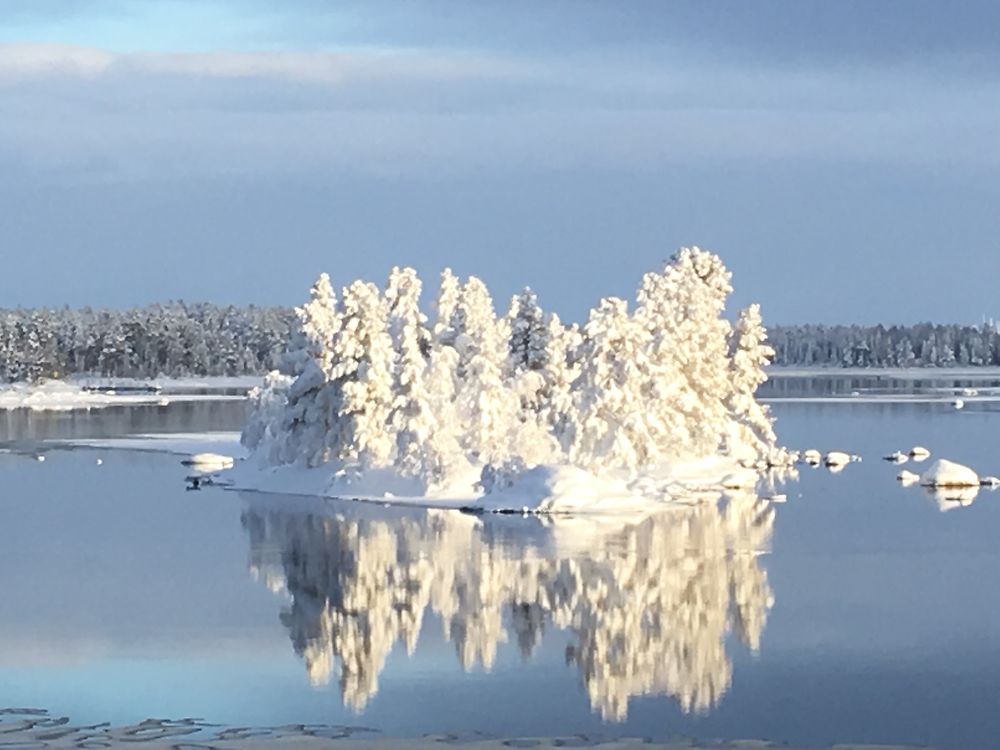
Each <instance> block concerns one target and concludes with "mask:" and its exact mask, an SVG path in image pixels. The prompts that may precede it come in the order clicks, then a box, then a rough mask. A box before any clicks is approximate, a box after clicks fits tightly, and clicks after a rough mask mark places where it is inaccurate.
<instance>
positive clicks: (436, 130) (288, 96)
mask: <svg viewBox="0 0 1000 750" xmlns="http://www.w3.org/2000/svg"><path fill="white" fill-rule="evenodd" d="M998 88H1000V86H998V85H997V84H996V83H993V82H984V81H979V80H973V81H967V80H964V79H953V78H947V77H945V78H940V77H935V76H934V75H931V74H928V73H927V72H926V71H922V70H912V69H898V68H884V67H875V68H864V67H853V68H850V69H846V70H839V69H834V70H829V71H822V72H816V71H800V70H785V69H783V68H780V67H768V66H757V67H754V66H743V65H727V64H713V65H705V64H702V63H700V62H691V61H686V60H684V59H676V58H654V59H650V58H648V57H643V56H639V57H637V58H615V59H610V60H609V59H607V58H605V57H603V56H590V55H582V54H581V55H572V56H559V57H553V58H543V57H528V56H512V55H499V54H498V55H472V54H465V53H447V52H441V51H433V52H431V51H419V50H393V51H385V50H363V49H359V50H352V51H345V52H337V53H331V52H296V53H282V52H255V53H251V52H216V53H169V54H168V53H149V52H144V53H112V52H108V51H103V50H99V49H92V48H86V47H75V46H65V45H49V44H45V45H31V44H17V45H0V115H2V116H0V163H2V164H3V165H4V167H5V168H6V169H7V171H8V172H12V173H17V174H20V175H22V176H35V177H37V178H38V179H41V180H74V179H76V180H85V181H86V180H139V179H165V178H166V179H169V178H174V177H197V176H199V175H202V176H213V175H223V176H225V175H233V174H246V175H276V174H278V175H296V174H303V173H315V172H317V171H325V170H334V171H338V172H345V171H347V172H350V171H356V172H364V173H368V174H376V175H386V174H408V175H414V174H416V175H420V174H433V175H444V174H455V173H462V174H469V173H474V172H476V171H482V170H489V171H500V172H505V173H508V172H512V171H518V170H520V171H523V172H524V173H525V174H531V173H533V172H537V171H539V170H546V171H552V170H562V169H568V168H576V167H581V166H582V167H593V168H601V169H618V170H627V171H639V172H642V171H651V170H657V169H661V168H664V167H667V166H669V165H671V164H684V163H686V164H694V163H699V162H713V161H714V162H725V161H732V162H740V163H755V162H756V163H759V162H762V161H773V160H799V161H802V160H805V161H808V160H812V161H815V162H823V163H826V162H833V163H835V162H838V161H841V160H850V161H856V162H864V163H874V164H880V163H881V164H886V163H891V164H900V163H902V164H939V165H953V164H970V165H972V164H974V165H982V164H986V165H995V164H997V163H1000V147H998V145H997V144H998V143H1000V140H998V139H997V137H996V136H997V132H996V131H997V126H996V125H994V124H993V123H996V122H997V117H996V114H997V113H996V105H995V104H993V103H994V102H996V101H1000V91H998Z"/></svg>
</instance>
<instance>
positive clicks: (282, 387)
mask: <svg viewBox="0 0 1000 750" xmlns="http://www.w3.org/2000/svg"><path fill="white" fill-rule="evenodd" d="M293 380H294V379H293V378H292V377H290V376H288V375H285V374H283V373H281V372H278V371H277V370H272V371H271V372H269V373H268V374H267V375H265V376H264V382H263V383H262V384H261V385H259V386H257V387H256V388H254V389H252V390H251V391H250V394H249V396H248V401H249V408H248V417H247V423H246V426H245V427H244V428H243V434H242V435H241V436H240V442H241V443H242V444H243V445H244V446H245V447H246V448H247V450H249V451H251V452H252V453H253V454H254V456H255V457H256V458H257V460H258V461H259V462H260V463H261V464H262V465H265V466H267V465H271V466H273V465H277V464H281V463H284V460H285V459H284V454H285V440H286V437H287V435H286V433H285V431H284V429H283V421H284V417H285V410H286V408H287V407H288V389H289V387H290V386H291V384H292V382H293Z"/></svg>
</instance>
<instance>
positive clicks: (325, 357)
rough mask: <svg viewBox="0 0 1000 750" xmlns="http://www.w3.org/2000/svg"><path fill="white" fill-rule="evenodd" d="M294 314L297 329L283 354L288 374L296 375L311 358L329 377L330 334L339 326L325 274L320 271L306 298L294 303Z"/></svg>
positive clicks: (330, 363)
mask: <svg viewBox="0 0 1000 750" xmlns="http://www.w3.org/2000/svg"><path fill="white" fill-rule="evenodd" d="M295 315H296V317H297V318H298V321H299V329H298V331H297V332H296V336H295V338H294V340H293V341H292V343H291V345H290V346H289V351H288V355H287V357H286V361H285V369H286V371H287V374H289V375H299V374H300V373H301V372H302V371H303V369H304V368H305V365H306V361H307V360H309V359H312V360H313V361H315V362H316V364H317V365H318V366H319V369H320V370H321V371H322V372H323V373H324V374H325V375H326V376H327V377H329V374H330V372H331V370H332V368H333V349H332V346H333V335H334V333H336V331H337V329H338V328H339V326H340V311H339V310H338V309H337V295H336V293H335V292H334V291H333V286H332V285H331V284H330V276H329V275H328V274H326V273H321V274H320V275H319V278H318V279H316V283H315V284H313V286H312V289H310V290H309V301H308V302H307V303H306V304H304V305H302V306H301V307H296V308H295Z"/></svg>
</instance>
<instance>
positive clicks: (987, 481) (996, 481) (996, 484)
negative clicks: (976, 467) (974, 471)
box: [979, 476, 1000, 490]
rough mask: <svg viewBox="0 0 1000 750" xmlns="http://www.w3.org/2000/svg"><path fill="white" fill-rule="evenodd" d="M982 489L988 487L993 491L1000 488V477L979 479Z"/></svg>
mask: <svg viewBox="0 0 1000 750" xmlns="http://www.w3.org/2000/svg"><path fill="white" fill-rule="evenodd" d="M979 486H980V487H988V488H989V489H991V490H995V489H997V488H1000V477H993V476H990V477H980V478H979Z"/></svg>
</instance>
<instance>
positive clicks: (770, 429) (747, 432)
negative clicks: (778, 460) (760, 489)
mask: <svg viewBox="0 0 1000 750" xmlns="http://www.w3.org/2000/svg"><path fill="white" fill-rule="evenodd" d="M773 356H774V350H773V349H772V348H771V347H770V346H768V344H767V332H766V331H765V330H764V324H763V321H762V319H761V315H760V306H759V305H750V306H749V307H747V308H746V309H744V310H743V311H741V312H740V317H739V320H738V321H737V322H736V327H735V329H734V331H733V334H732V356H731V359H730V381H731V382H730V389H729V397H728V400H727V406H728V407H729V411H730V413H731V415H732V428H731V430H730V435H729V440H728V447H729V451H730V453H732V454H733V455H735V456H737V457H738V458H746V459H750V460H756V459H761V458H763V459H767V458H768V457H770V455H771V453H772V452H774V451H775V446H776V443H777V439H776V437H775V434H774V426H773V424H772V422H771V418H770V417H769V416H768V413H767V407H766V406H765V405H763V404H761V403H760V402H759V401H757V399H756V398H754V393H756V391H757V388H758V387H759V386H760V385H761V384H762V383H764V382H765V381H766V380H767V373H766V372H765V371H764V367H765V366H766V365H767V364H768V363H769V362H770V361H771V358H772V357H773Z"/></svg>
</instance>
